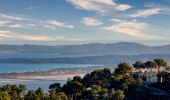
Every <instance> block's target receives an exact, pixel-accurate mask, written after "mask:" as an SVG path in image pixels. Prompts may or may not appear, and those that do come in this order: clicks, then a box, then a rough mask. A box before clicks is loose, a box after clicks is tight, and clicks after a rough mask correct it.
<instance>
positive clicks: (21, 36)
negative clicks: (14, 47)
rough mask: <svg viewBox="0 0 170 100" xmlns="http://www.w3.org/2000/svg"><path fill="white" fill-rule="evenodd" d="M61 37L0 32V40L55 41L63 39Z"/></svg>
mask: <svg viewBox="0 0 170 100" xmlns="http://www.w3.org/2000/svg"><path fill="white" fill-rule="evenodd" d="M64 38H65V37H63V36H48V35H28V34H19V33H14V32H11V31H8V30H0V39H7V40H13V39H14V40H26V41H56V40H61V39H64Z"/></svg>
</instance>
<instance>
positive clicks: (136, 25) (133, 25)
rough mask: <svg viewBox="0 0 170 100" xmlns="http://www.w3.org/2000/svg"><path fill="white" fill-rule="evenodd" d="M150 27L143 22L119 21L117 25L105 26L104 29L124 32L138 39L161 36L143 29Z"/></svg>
mask: <svg viewBox="0 0 170 100" xmlns="http://www.w3.org/2000/svg"><path fill="white" fill-rule="evenodd" d="M147 27H148V24H146V23H142V22H134V21H132V22H126V21H123V22H120V23H117V24H116V25H112V26H108V27H104V28H103V29H105V30H107V31H112V32H117V33H122V34H125V35H128V36H131V37H135V38H138V39H154V38H159V36H156V35H149V34H144V31H143V30H146V28H147Z"/></svg>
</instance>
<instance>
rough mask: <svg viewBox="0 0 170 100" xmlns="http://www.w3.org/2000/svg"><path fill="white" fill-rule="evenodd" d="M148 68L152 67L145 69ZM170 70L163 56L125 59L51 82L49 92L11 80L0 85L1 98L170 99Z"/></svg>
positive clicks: (42, 99)
mask: <svg viewBox="0 0 170 100" xmlns="http://www.w3.org/2000/svg"><path fill="white" fill-rule="evenodd" d="M144 68H146V69H148V70H149V71H148V70H147V71H148V72H143V71H142V69H144ZM162 68H163V70H162ZM153 69H157V71H156V72H155V71H153ZM169 71H170V67H168V65H167V62H166V61H165V60H163V59H154V60H153V61H147V62H142V61H137V62H135V63H134V64H133V67H132V66H131V65H129V64H128V63H126V62H123V63H120V64H119V65H118V66H117V68H116V69H115V70H114V71H113V72H112V71H111V70H110V69H108V68H104V69H99V70H95V71H92V72H91V73H89V74H87V75H85V76H84V77H83V78H81V77H80V76H75V77H73V79H68V81H67V83H66V84H64V85H63V86H60V83H54V84H51V85H50V86H49V93H45V92H43V90H42V88H41V87H39V88H38V89H37V90H28V92H25V91H26V86H25V85H9V84H7V85H5V86H1V87H0V100H167V99H170V85H169V84H170V73H169ZM148 73H149V75H150V74H155V75H156V77H157V81H156V82H151V81H147V80H148V78H150V77H148V76H147V75H148ZM153 88H154V89H157V90H159V91H155V90H154V89H153ZM153 90H154V91H153ZM162 91H163V92H162Z"/></svg>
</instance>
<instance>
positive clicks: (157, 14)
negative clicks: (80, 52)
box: [0, 0, 170, 45]
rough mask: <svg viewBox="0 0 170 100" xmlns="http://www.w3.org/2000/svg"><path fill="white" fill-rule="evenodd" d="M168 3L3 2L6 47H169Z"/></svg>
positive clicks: (0, 24) (0, 18)
mask: <svg viewBox="0 0 170 100" xmlns="http://www.w3.org/2000/svg"><path fill="white" fill-rule="evenodd" d="M169 37H170V1H169V0H12V1H11V0H0V43H1V44H44V45H58V44H82V43H96V42H98V43H99V42H102V43H113V42H122V41H123V42H138V43H143V44H148V45H162V44H170V39H169Z"/></svg>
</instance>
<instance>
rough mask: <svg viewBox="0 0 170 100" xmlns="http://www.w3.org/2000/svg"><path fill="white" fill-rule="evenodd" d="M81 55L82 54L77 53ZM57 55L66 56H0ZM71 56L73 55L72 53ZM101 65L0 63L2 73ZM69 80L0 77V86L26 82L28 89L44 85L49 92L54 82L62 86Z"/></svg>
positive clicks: (12, 56) (7, 55) (22, 56)
mask: <svg viewBox="0 0 170 100" xmlns="http://www.w3.org/2000/svg"><path fill="white" fill-rule="evenodd" d="M76 56H80V55H76ZM55 57H66V56H61V55H58V54H33V53H32V54H23V53H18V54H0V58H1V59H2V58H55ZM69 57H73V56H72V55H71V56H69ZM94 66H99V65H93V64H54V63H53V64H51V63H45V64H44V63H42V64H41V63H40V64H32V63H22V64H21V63H0V73H23V72H32V71H46V70H51V69H61V68H63V69H64V68H85V67H94ZM66 81H67V80H30V81H28V80H18V81H17V80H14V81H13V80H8V79H1V78H0V86H3V85H5V84H17V85H19V84H25V85H26V86H27V91H28V90H35V89H37V88H38V87H42V88H43V89H44V91H45V92H48V90H49V89H48V87H49V85H50V84H53V83H56V82H57V83H60V84H61V86H62V85H64V84H65V83H66Z"/></svg>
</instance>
